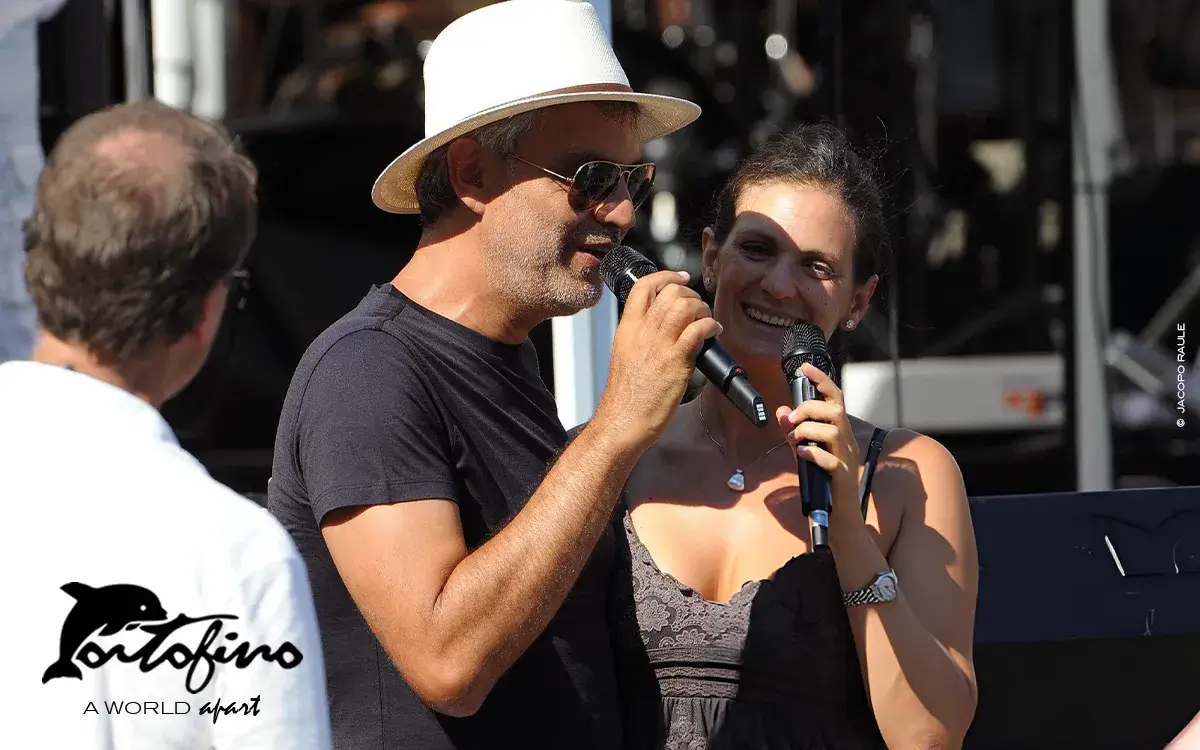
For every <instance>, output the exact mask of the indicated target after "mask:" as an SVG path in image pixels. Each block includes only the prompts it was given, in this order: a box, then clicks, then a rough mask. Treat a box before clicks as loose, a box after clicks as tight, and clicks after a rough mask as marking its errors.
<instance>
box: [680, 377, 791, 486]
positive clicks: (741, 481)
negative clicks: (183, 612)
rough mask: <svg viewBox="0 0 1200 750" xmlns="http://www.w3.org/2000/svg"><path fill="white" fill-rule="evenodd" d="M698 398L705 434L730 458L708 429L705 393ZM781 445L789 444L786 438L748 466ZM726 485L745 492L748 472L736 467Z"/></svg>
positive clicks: (748, 465)
mask: <svg viewBox="0 0 1200 750" xmlns="http://www.w3.org/2000/svg"><path fill="white" fill-rule="evenodd" d="M696 398H697V399H698V400H699V402H700V426H701V427H703V428H704V434H705V435H708V439H709V440H711V441H712V443H713V445H715V446H717V450H719V451H721V455H722V456H725V457H726V458H729V456H728V454H726V453H725V448H724V447H723V446H722V445H721V444H720V443H718V442H717V439H716V438H714V437H713V436H712V433H711V432H709V431H708V422H707V421H705V419H704V394H703V393H702V394H700V395H699V396H697V397H696ZM781 445H787V440H786V439H785V440H784V441H783V442H781V443H779V444H778V445H776V446H774V447H773V448H770V449H768V450H767V452H766V453H764V454H762V455H761V456H759V457H758V458H756V459H754V460H753V461H751V462H750V463H748V464H746V468H747V469H749V468H750V467H751V466H753V465H754V464H756V463H758V462H759V461H761V460H763V459H764V458H766V457H767V456H768V455H769V454H770V453H771V451H773V450H775V448H778V447H779V446H781ZM725 485H726V486H727V487H729V489H731V490H733V491H734V492H744V491H745V489H746V472H745V471H743V470H741V469H734V470H733V473H732V474H730V475H729V479H727V480H725Z"/></svg>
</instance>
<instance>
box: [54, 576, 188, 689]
mask: <svg viewBox="0 0 1200 750" xmlns="http://www.w3.org/2000/svg"><path fill="white" fill-rule="evenodd" d="M62 590H63V591H65V592H67V593H68V594H70V595H71V596H72V597H74V598H75V602H76V603H75V606H74V607H72V608H71V612H70V614H68V615H67V619H66V620H65V621H64V622H63V627H62V635H61V636H60V637H59V651H58V661H56V662H54V663H53V664H51V665H50V666H49V667H48V668H47V669H46V672H45V674H43V675H42V684H43V685H44V684H46V683H47V682H49V681H50V680H53V679H54V678H56V677H74V678H75V679H77V680H81V679H83V673H82V672H80V671H79V667H77V666H75V664H74V662H73V661H72V660H73V659H74V658H75V652H76V651H78V650H79V647H80V646H81V645H83V642H84V641H85V640H86V639H87V638H88V636H90V635H91V634H92V633H95V632H96V630H98V629H99V630H100V635H113V634H114V633H117V632H119V631H120V630H121V629H122V628H124V627H126V626H128V625H130V624H131V623H136V622H154V621H160V620H165V619H167V613H166V611H164V610H163V608H162V604H161V603H160V602H159V601H158V597H157V596H155V595H154V592H152V591H148V590H146V589H144V588H142V587H141V586H134V585H131V584H127V583H118V584H115V585H113V586H104V587H102V588H98V589H94V588H92V587H91V586H88V585H87V584H83V583H78V582H74V583H67V584H64V585H63V587H62Z"/></svg>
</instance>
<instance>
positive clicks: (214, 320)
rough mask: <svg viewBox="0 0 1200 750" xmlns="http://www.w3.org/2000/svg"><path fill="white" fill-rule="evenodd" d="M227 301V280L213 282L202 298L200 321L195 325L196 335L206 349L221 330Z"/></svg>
mask: <svg viewBox="0 0 1200 750" xmlns="http://www.w3.org/2000/svg"><path fill="white" fill-rule="evenodd" d="M228 301H229V285H228V282H222V283H219V284H214V285H213V288H212V289H210V290H209V292H208V295H207V296H205V298H204V307H203V308H202V310H201V313H200V323H199V325H197V326H196V337H197V338H199V339H200V343H201V344H203V345H204V348H205V350H206V351H207V350H208V348H209V347H210V346H212V343H213V341H215V340H216V338H217V334H218V333H219V332H220V331H221V318H223V317H224V315H225V304H226V303H227V302H228Z"/></svg>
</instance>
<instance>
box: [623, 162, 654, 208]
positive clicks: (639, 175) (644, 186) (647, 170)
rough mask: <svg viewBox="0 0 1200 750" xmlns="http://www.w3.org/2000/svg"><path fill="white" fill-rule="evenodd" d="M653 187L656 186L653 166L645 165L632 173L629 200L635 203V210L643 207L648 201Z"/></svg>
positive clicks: (630, 174)
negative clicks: (643, 203) (647, 198)
mask: <svg viewBox="0 0 1200 750" xmlns="http://www.w3.org/2000/svg"><path fill="white" fill-rule="evenodd" d="M652 185H654V165H653V164H645V165H643V166H640V167H637V168H635V169H633V170H632V171H630V173H629V199H630V200H631V201H633V207H634V208H637V207H638V206H640V205H642V201H644V200H646V196H647V195H650V188H651V186H652Z"/></svg>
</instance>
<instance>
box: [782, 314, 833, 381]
mask: <svg viewBox="0 0 1200 750" xmlns="http://www.w3.org/2000/svg"><path fill="white" fill-rule="evenodd" d="M780 356H781V359H782V363H783V371H784V373H785V374H786V375H787V376H788V377H789V378H790V377H794V376H795V374H796V370H797V369H799V367H800V365H802V364H804V363H805V362H807V363H809V364H810V365H812V366H813V367H816V368H817V369H818V370H820V371H821V372H823V373H825V374H827V375H828V374H832V373H833V358H832V357H830V356H829V345H828V344H827V343H826V341H825V334H824V333H823V332H822V331H821V327H820V326H816V325H813V324H812V323H797V324H796V325H794V326H792V327H791V328H789V329H787V330H786V331H784V333H783V345H782V346H781V347H780Z"/></svg>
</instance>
